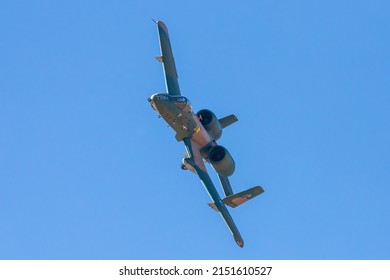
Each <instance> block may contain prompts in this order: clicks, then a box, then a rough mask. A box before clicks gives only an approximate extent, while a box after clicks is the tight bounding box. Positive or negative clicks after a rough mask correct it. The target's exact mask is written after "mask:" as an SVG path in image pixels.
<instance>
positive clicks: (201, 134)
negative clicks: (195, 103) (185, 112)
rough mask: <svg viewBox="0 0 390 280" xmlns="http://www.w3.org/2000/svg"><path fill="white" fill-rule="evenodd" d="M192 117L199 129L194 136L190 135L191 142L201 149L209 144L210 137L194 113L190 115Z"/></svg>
mask: <svg viewBox="0 0 390 280" xmlns="http://www.w3.org/2000/svg"><path fill="white" fill-rule="evenodd" d="M192 115H193V119H194V121H195V122H196V125H197V126H198V127H199V129H198V131H197V132H196V133H195V134H194V135H192V138H191V140H192V141H193V142H194V143H196V144H198V145H199V146H200V148H203V147H204V146H206V145H207V144H208V143H210V142H211V138H210V135H209V134H208V133H207V131H206V129H205V128H204V127H203V125H202V123H201V122H200V121H199V118H198V117H197V116H196V115H195V114H194V113H192Z"/></svg>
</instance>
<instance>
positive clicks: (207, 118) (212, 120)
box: [197, 109, 222, 140]
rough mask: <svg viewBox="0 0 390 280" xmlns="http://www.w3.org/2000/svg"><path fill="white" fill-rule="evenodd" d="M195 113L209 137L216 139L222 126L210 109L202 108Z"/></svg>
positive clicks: (219, 135) (220, 133) (220, 132)
mask: <svg viewBox="0 0 390 280" xmlns="http://www.w3.org/2000/svg"><path fill="white" fill-rule="evenodd" d="M197 115H198V117H199V120H200V122H201V123H202V125H203V127H204V128H205V129H206V131H207V133H208V134H209V135H210V137H211V138H212V139H213V140H218V139H219V138H220V137H221V135H222V126H221V123H220V122H219V120H218V119H217V117H216V116H215V114H214V113H213V112H211V111H210V110H207V109H203V110H200V111H199V112H198V114H197Z"/></svg>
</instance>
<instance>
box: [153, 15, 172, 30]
mask: <svg viewBox="0 0 390 280" xmlns="http://www.w3.org/2000/svg"><path fill="white" fill-rule="evenodd" d="M152 20H153V22H154V23H155V24H157V25H158V27H161V28H162V29H163V30H164V31H165V32H166V33H168V28H167V26H166V25H165V23H164V22H162V21H161V20H155V19H154V18H152Z"/></svg>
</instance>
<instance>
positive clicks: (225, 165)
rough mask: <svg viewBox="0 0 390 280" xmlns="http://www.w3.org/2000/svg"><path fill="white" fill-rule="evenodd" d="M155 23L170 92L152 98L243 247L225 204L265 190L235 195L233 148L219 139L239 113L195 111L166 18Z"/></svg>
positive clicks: (183, 165)
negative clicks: (185, 93) (216, 181)
mask: <svg viewBox="0 0 390 280" xmlns="http://www.w3.org/2000/svg"><path fill="white" fill-rule="evenodd" d="M154 22H155V23H156V24H157V27H158V34H159V40H160V49H161V55H160V56H157V57H156V59H157V60H158V61H160V62H161V63H162V65H163V71H164V77H165V85H166V91H167V93H156V94H153V95H152V96H151V97H150V98H149V99H148V101H149V102H150V105H151V106H152V108H153V109H154V110H155V111H156V112H157V113H158V115H159V116H160V117H162V118H163V119H164V120H165V121H166V122H167V123H168V125H169V126H170V127H172V128H173V130H174V131H175V132H176V140H177V141H183V142H184V145H185V148H186V150H187V152H186V153H185V155H184V158H183V161H182V163H181V168H182V169H183V170H190V171H192V172H193V173H195V174H197V175H198V176H199V179H200V181H201V182H202V184H203V186H204V187H205V189H206V190H207V192H208V193H209V195H210V197H211V199H212V201H213V202H211V203H209V205H210V206H211V207H212V208H213V209H214V210H216V211H217V212H219V213H220V214H221V216H222V218H223V219H224V221H225V222H226V224H227V226H228V228H229V229H230V231H231V232H232V234H233V237H234V239H235V241H236V243H237V244H238V245H239V246H240V247H243V246H244V240H243V239H242V237H241V234H240V232H239V231H238V229H237V226H236V224H235V223H234V221H233V219H232V217H231V216H230V213H229V211H228V210H227V208H226V206H225V205H228V206H230V207H233V208H234V207H237V206H238V205H241V204H242V203H244V202H246V201H248V200H249V199H251V198H253V197H255V196H257V195H259V194H261V193H263V192H264V190H263V188H262V187H260V186H256V187H254V188H251V189H249V190H246V191H243V192H240V193H237V194H234V193H233V190H232V187H231V185H230V182H229V179H228V177H229V176H230V175H232V174H233V172H234V169H235V163H234V160H233V158H232V156H231V155H230V153H229V151H228V150H227V149H226V148H224V147H223V146H221V145H218V144H217V142H216V140H218V139H219V138H220V137H221V135H222V129H224V128H225V127H227V126H229V125H231V124H232V123H234V122H236V121H237V120H238V119H237V117H236V116H235V115H229V116H226V117H223V118H220V119H218V118H217V117H216V116H215V114H214V113H213V112H212V111H210V110H207V109H203V110H200V111H199V112H198V113H196V114H195V113H194V112H193V110H192V107H191V104H190V102H189V100H188V99H187V98H186V97H184V96H182V95H181V92H180V88H179V82H178V75H177V72H176V66H175V60H174V58H173V55H172V48H171V43H170V40H169V35H168V29H167V27H166V26H165V24H164V23H163V22H162V21H154ZM205 162H207V163H209V164H211V166H212V167H213V168H214V170H215V171H216V172H217V174H218V177H219V180H220V183H221V185H222V188H223V191H224V193H225V196H226V197H225V198H223V199H221V197H220V195H219V193H218V191H217V189H216V188H215V186H214V184H213V182H212V180H211V179H210V176H209V175H208V173H207V170H206V166H205Z"/></svg>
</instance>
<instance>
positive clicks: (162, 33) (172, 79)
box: [155, 21, 181, 96]
mask: <svg viewBox="0 0 390 280" xmlns="http://www.w3.org/2000/svg"><path fill="white" fill-rule="evenodd" d="M155 23H156V24H157V26H158V37H159V39H160V49H161V56H158V57H156V58H157V60H158V61H160V62H162V64H163V68H164V77H165V86H166V89H167V93H168V94H169V95H176V96H177V95H181V93H180V87H179V81H178V76H177V71H176V66H175V59H174V58H173V54H172V48H171V42H170V41H169V35H168V29H167V27H166V26H165V24H164V23H163V22H162V21H155Z"/></svg>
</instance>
